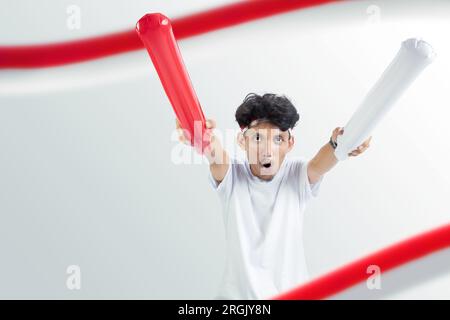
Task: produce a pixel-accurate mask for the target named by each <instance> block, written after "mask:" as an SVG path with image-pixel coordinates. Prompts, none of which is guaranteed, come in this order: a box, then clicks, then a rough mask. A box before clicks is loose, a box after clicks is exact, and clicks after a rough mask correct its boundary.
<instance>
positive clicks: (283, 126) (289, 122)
mask: <svg viewBox="0 0 450 320" xmlns="http://www.w3.org/2000/svg"><path fill="white" fill-rule="evenodd" d="M235 117H236V121H237V122H238V124H239V127H240V128H241V129H242V128H244V127H247V126H248V125H249V124H250V123H251V122H252V121H254V120H260V119H266V120H267V121H269V122H270V123H272V124H273V125H275V126H277V127H278V128H279V129H280V130H281V131H286V130H288V129H292V128H294V126H295V125H296V124H297V121H298V120H299V118H300V116H299V114H298V113H297V109H295V107H294V105H293V104H292V103H291V101H290V100H289V99H288V98H286V96H284V95H276V94H273V93H266V94H264V95H262V96H261V95H258V94H256V93H249V94H248V95H247V96H246V97H245V98H244V101H243V102H242V104H241V105H240V106H239V107H238V108H237V110H236V114H235Z"/></svg>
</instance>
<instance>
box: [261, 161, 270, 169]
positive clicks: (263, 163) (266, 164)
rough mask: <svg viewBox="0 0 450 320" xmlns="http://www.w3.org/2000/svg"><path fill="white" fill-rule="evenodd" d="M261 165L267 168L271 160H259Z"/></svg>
mask: <svg viewBox="0 0 450 320" xmlns="http://www.w3.org/2000/svg"><path fill="white" fill-rule="evenodd" d="M260 164H261V166H262V167H264V168H266V169H268V168H270V167H271V166H272V161H270V160H265V161H261V162H260Z"/></svg>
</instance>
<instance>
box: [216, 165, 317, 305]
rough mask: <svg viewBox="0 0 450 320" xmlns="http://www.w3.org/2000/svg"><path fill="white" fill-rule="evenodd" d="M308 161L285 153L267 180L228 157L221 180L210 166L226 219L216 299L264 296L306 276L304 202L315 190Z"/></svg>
mask: <svg viewBox="0 0 450 320" xmlns="http://www.w3.org/2000/svg"><path fill="white" fill-rule="evenodd" d="M307 163H308V162H307V161H306V160H305V159H303V158H300V157H289V156H286V157H285V159H284V160H283V163H282V164H281V167H280V169H279V171H278V172H277V173H276V174H275V176H274V177H273V178H272V179H271V180H270V181H265V180H262V179H260V178H258V177H256V176H255V175H253V173H252V172H251V170H250V166H249V163H248V160H247V159H246V158H244V159H238V158H235V157H230V166H229V167H228V171H227V173H226V175H225V177H224V179H223V181H222V182H220V183H217V181H216V180H215V179H214V178H213V176H212V174H211V172H209V181H210V182H211V185H212V186H213V187H214V189H215V190H216V191H217V194H218V195H219V198H220V202H221V204H222V207H223V209H222V213H223V219H224V223H225V236H226V265H225V271H224V274H223V278H222V282H221V285H220V290H219V292H218V295H217V296H216V297H215V298H216V299H269V298H271V297H273V296H275V295H277V294H279V293H282V292H284V291H286V290H288V289H291V288H294V287H296V286H298V285H299V284H301V283H304V282H305V281H306V280H307V279H308V271H307V268H306V261H305V256H304V249H303V214H304V211H305V205H306V203H307V202H308V200H310V199H311V198H313V197H316V196H317V195H318V191H319V186H320V183H321V182H322V179H323V176H322V177H321V178H320V180H319V181H318V182H316V183H315V184H313V185H311V184H310V183H309V180H308V174H307V170H306V169H307Z"/></svg>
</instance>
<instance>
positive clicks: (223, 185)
mask: <svg viewBox="0 0 450 320" xmlns="http://www.w3.org/2000/svg"><path fill="white" fill-rule="evenodd" d="M229 159H230V163H229V165H228V170H227V172H226V173H225V177H224V178H223V180H222V181H221V182H217V181H216V179H214V177H213V176H212V173H211V170H208V179H209V182H210V184H211V186H212V187H213V189H214V190H215V191H216V192H217V193H218V194H219V196H220V197H221V198H222V199H227V198H228V197H229V196H230V195H231V190H232V188H233V180H234V179H233V171H234V164H235V160H234V158H232V157H230V158H229Z"/></svg>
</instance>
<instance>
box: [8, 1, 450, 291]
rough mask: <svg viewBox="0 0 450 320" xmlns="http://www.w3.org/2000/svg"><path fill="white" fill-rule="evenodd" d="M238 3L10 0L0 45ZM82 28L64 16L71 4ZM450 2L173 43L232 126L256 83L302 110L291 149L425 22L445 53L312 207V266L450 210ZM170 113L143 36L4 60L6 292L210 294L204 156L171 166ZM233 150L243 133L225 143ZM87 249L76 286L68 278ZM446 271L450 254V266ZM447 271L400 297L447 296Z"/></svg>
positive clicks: (291, 21) (330, 263)
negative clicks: (18, 65) (40, 60)
mask: <svg viewBox="0 0 450 320" xmlns="http://www.w3.org/2000/svg"><path fill="white" fill-rule="evenodd" d="M227 2H228V1H192V0H189V1H186V0H185V1H133V2H124V1H106V0H105V1H99V0H97V1H87V0H86V1H59V2H57V3H56V2H55V1H50V0H46V1H43V0H41V1H20V2H19V1H12V0H8V1H5V0H3V1H2V2H1V9H0V27H1V30H2V32H1V33H0V43H1V44H2V45H5V44H27V43H42V42H52V41H61V40H69V39H78V38H84V37H86V36H91V35H99V34H104V33H107V32H113V31H119V30H123V29H131V28H134V25H135V23H136V21H137V20H138V19H139V18H140V17H141V16H142V15H144V14H145V13H147V12H157V11H159V12H163V13H164V14H166V15H167V16H169V17H171V18H174V17H178V16H181V15H184V14H188V13H192V12H196V11H199V10H204V9H206V8H210V7H215V6H217V5H220V4H224V3H227ZM73 4H75V5H78V6H79V7H80V9H81V28H80V29H79V30H78V29H77V30H70V29H68V28H67V26H66V21H67V18H68V16H69V15H68V14H67V13H66V8H67V7H68V6H69V5H73ZM449 29H450V3H449V2H447V1H352V2H345V3H341V4H332V5H327V6H322V7H316V8H312V9H308V10H301V11H295V12H291V13H287V14H282V15H277V16H274V17H271V18H266V19H263V20H258V21H253V22H251V23H246V24H242V25H239V26H235V27H232V28H228V29H224V30H220V31H215V32H212V33H209V34H205V35H201V36H197V37H193V38H189V39H186V40H183V41H180V42H179V46H180V50H181V52H182V55H183V57H184V61H185V64H186V66H187V68H188V71H189V74H190V77H191V79H192V82H193V84H194V87H195V89H196V91H197V94H198V97H199V99H200V101H201V103H202V106H203V110H204V112H205V115H206V116H207V117H208V118H213V119H216V120H217V122H218V126H219V128H220V129H221V130H225V129H236V128H237V124H236V122H235V121H234V112H235V110H236V108H237V106H238V105H239V104H240V102H241V101H242V99H243V98H244V97H245V95H246V94H247V93H248V92H257V93H264V92H274V93H282V94H286V95H287V96H288V97H290V98H291V99H292V101H293V102H294V104H295V105H296V107H297V109H298V111H299V113H300V122H299V124H298V126H297V127H296V129H295V131H294V134H295V136H296V147H295V148H294V150H293V151H292V154H293V155H301V156H305V157H307V158H310V157H313V156H314V155H315V153H316V152H317V151H318V150H319V148H320V147H321V146H322V145H323V144H325V143H326V142H327V140H328V138H329V136H330V134H331V131H332V130H333V129H334V128H335V127H337V126H344V125H345V123H346V121H347V120H348V119H349V118H350V116H351V114H352V112H353V111H354V110H355V109H356V107H357V105H358V103H359V102H360V101H361V100H362V98H363V97H364V95H365V93H366V92H367V91H368V90H369V89H370V87H371V86H372V85H373V84H374V83H375V81H376V80H377V79H378V77H379V76H380V75H381V73H382V71H383V70H384V69H385V67H386V66H387V65H388V63H389V62H390V61H391V59H392V58H393V57H394V55H395V54H396V52H397V51H398V49H399V47H400V43H401V41H403V40H405V39H406V38H409V37H421V38H423V39H424V40H426V41H428V42H429V43H430V44H432V45H433V47H434V48H435V50H436V52H437V55H438V56H437V58H436V60H435V62H434V63H433V64H432V65H431V66H429V67H428V68H427V69H426V70H425V72H424V73H423V74H422V75H421V76H420V77H419V78H418V80H417V81H416V82H415V83H413V85H412V86H411V88H410V89H409V90H408V91H407V93H406V94H405V96H403V98H402V99H401V100H400V101H399V103H398V104H397V105H396V106H395V108H394V109H393V110H392V112H391V113H389V115H388V117H387V118H386V119H385V120H384V121H383V122H382V123H381V124H380V126H379V127H378V128H377V130H376V132H374V134H373V139H372V143H371V147H370V148H369V149H368V151H367V152H366V153H365V154H363V155H361V156H360V157H357V158H352V159H350V160H348V161H345V162H342V163H339V164H338V165H337V166H336V167H335V169H333V170H332V171H331V172H330V173H329V174H327V176H326V177H325V179H324V181H323V183H322V186H321V191H320V196H319V197H318V198H317V199H315V200H313V201H312V202H311V204H310V206H309V207H308V208H307V212H306V219H305V226H304V227H305V239H304V240H305V246H306V255H307V262H308V266H309V270H310V273H311V275H312V276H317V275H320V274H323V273H325V272H327V271H329V270H332V269H333V268H335V267H338V266H340V265H342V264H344V263H346V262H349V261H352V260H354V259H356V258H358V257H361V256H363V255H365V254H368V253H370V252H372V251H374V250H376V249H381V248H383V247H385V246H387V245H389V244H392V243H394V242H396V241H399V240H401V239H404V238H407V237H409V236H412V235H415V234H417V233H419V232H421V231H426V230H429V229H431V228H433V227H437V226H439V225H442V224H444V223H447V222H448V221H449V220H450V219H449V217H450V210H449V204H448V198H449V195H450V171H449V168H448V163H450V151H449V150H450V149H449V141H450V134H449V132H448V119H449V109H448V108H449V101H450V99H449V98H450V81H449V78H448V77H449V74H450V59H449V57H450V43H449V38H448V30H449ZM173 129H174V113H173V111H172V109H171V106H170V104H169V102H168V100H167V97H166V96H165V93H164V91H163V89H162V87H161V84H160V82H159V79H158V77H157V75H156V72H155V71H154V68H153V66H152V64H151V61H150V58H149V57H148V55H147V53H146V51H144V50H140V51H136V52H132V53H128V54H123V55H117V56H114V57H111V58H107V59H101V60H96V61H92V62H87V63H81V64H75V65H71V66H65V67H59V68H48V69H36V70H32V71H30V70H25V71H24V70H21V71H16V70H8V71H5V70H1V71H0V147H1V150H0V252H1V255H0V298H41V299H46V298H63V299H71V298H73V299H78V298H87V299H89V298H126V299H127V298H150V299H161V298H170V299H171V298H181V299H183V298H190V299H197V298H206V299H209V298H212V297H213V295H214V293H215V290H216V289H217V286H218V284H219V280H220V276H221V273H222V270H223V269H222V268H223V263H224V258H225V257H224V248H225V239H224V232H223V225H222V220H221V214H220V205H219V200H218V198H217V197H216V195H215V193H214V191H213V190H212V189H211V187H210V185H209V184H208V181H207V170H208V167H207V165H206V164H202V165H198V164H193V165H176V164H174V163H173V161H172V159H171V152H172V150H173V148H174V147H175V146H176V145H177V143H176V142H175V141H172V140H171V134H172V133H173ZM230 143H231V145H230V146H229V147H230V148H231V149H233V147H232V144H233V141H228V144H230ZM69 265H79V266H80V267H81V273H82V288H81V290H79V291H71V290H68V289H67V288H66V278H67V276H68V275H67V274H66V268H67V266H69ZM449 269H450V266H449ZM449 288H450V275H449V274H448V273H440V274H437V275H436V277H435V278H433V280H432V281H428V283H423V282H420V283H418V284H417V286H415V287H414V286H412V287H409V288H408V289H407V290H405V291H404V292H399V293H397V294H396V295H390V296H388V297H390V298H398V297H400V298H401V297H408V298H418V297H419V298H444V297H446V298H449V297H450V289H449Z"/></svg>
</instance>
